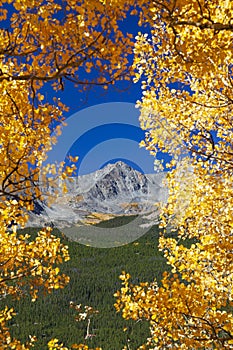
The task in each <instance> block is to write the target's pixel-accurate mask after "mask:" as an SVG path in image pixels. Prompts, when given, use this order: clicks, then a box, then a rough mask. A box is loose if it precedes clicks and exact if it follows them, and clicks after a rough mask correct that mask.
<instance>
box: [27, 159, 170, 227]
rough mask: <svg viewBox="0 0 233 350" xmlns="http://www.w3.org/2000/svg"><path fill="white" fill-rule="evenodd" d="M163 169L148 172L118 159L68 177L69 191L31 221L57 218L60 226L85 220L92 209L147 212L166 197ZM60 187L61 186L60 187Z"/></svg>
mask: <svg viewBox="0 0 233 350" xmlns="http://www.w3.org/2000/svg"><path fill="white" fill-rule="evenodd" d="M163 179H164V173H158V174H149V175H145V174H142V173H140V172H139V171H137V170H135V169H133V168H132V167H130V166H129V165H128V164H125V163H123V162H117V163H115V164H108V165H107V166H106V167H104V168H103V169H100V170H97V171H96V172H94V173H92V174H88V175H83V176H78V177H76V178H72V179H68V180H67V181H66V185H67V189H68V192H67V193H66V194H62V193H61V191H60V193H61V194H60V195H59V196H58V197H57V199H56V200H55V202H54V203H53V204H52V206H51V207H50V208H49V207H48V206H47V205H45V204H44V203H40V206H41V207H43V211H41V212H40V215H38V213H37V214H36V213H34V214H32V215H31V219H30V224H33V225H38V224H42V223H43V222H45V221H47V222H50V221H51V222H54V224H55V225H56V226H58V227H63V226H69V225H73V224H76V223H79V222H81V221H83V220H84V219H85V218H87V217H88V216H89V217H90V215H93V213H96V214H97V213H99V214H101V215H102V216H104V215H109V214H110V215H129V214H144V213H149V212H152V211H154V210H155V206H154V204H155V203H156V202H159V201H165V200H166V197H167V191H166V188H165V186H164V185H163ZM58 190H59V188H58Z"/></svg>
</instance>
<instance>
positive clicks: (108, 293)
mask: <svg viewBox="0 0 233 350" xmlns="http://www.w3.org/2000/svg"><path fill="white" fill-rule="evenodd" d="M127 220H128V219H127V218H118V219H114V220H110V221H108V222H104V223H102V225H103V226H104V227H105V229H106V228H107V227H109V228H110V227H114V226H115V227H117V226H119V225H120V224H123V223H126V221H127ZM99 225H100V224H99ZM126 227H127V226H126ZM25 231H27V233H29V234H30V235H31V237H33V236H34V235H35V233H36V232H37V231H38V230H37V229H34V228H33V229H30V228H28V229H26V230H24V232H25ZM158 232H159V231H158V227H157V226H154V227H153V228H151V229H150V231H149V232H148V233H147V234H146V235H145V236H143V237H142V238H140V239H139V240H138V241H135V242H133V243H130V244H128V245H125V246H121V247H117V248H111V249H104V248H103V249H99V248H93V247H87V246H84V245H80V244H78V243H76V242H72V241H68V240H67V238H65V237H63V239H62V240H63V243H65V244H67V245H68V246H69V253H70V261H69V262H67V263H65V264H63V265H62V272H65V273H66V274H67V275H69V276H70V283H69V284H68V286H67V287H65V288H64V289H58V290H56V291H54V292H53V293H52V294H50V295H47V296H41V297H40V298H38V300H37V301H36V302H34V303H33V302H31V299H30V298H29V297H28V296H25V298H23V299H21V300H20V301H10V300H9V302H8V304H9V305H13V306H14V308H15V310H16V312H17V315H16V317H14V318H13V319H12V330H13V334H12V335H13V336H15V337H17V338H18V339H21V340H22V341H23V342H25V341H26V340H27V339H28V338H27V337H28V335H29V334H31V335H36V337H37V339H38V341H37V342H36V344H35V350H43V349H47V343H48V341H49V340H50V339H51V338H58V339H61V340H62V341H63V343H64V344H65V345H67V346H70V345H71V344H72V343H85V344H88V345H90V346H93V347H94V346H99V347H102V349H103V350H104V349H106V350H119V349H122V348H123V347H124V346H126V345H127V343H128V344H130V349H132V350H133V349H136V348H137V347H138V346H140V344H142V342H145V340H146V338H147V336H149V331H148V323H147V322H145V321H143V320H142V321H140V322H137V323H135V322H133V321H131V320H130V321H126V320H124V319H122V316H121V314H117V313H116V310H115V308H114V302H115V298H114V296H113V294H114V293H115V292H116V291H117V290H118V289H120V286H121V281H120V280H119V275H120V274H121V272H122V270H126V271H129V272H130V273H131V275H132V281H133V282H134V283H138V282H140V281H153V279H154V278H155V277H157V278H158V279H160V278H161V274H162V272H163V270H164V265H165V259H164V258H163V256H162V253H161V252H159V251H158V248H157V246H158V236H159V233H158ZM53 233H54V234H56V235H58V236H60V237H62V236H61V233H60V232H59V231H58V230H57V229H55V230H54V232H53ZM70 301H73V302H74V303H76V304H82V305H83V306H85V305H89V306H92V307H93V308H94V309H97V310H99V314H97V315H93V318H92V319H91V323H90V333H91V334H94V335H95V336H93V337H91V338H89V340H85V335H86V328H87V321H86V320H85V321H81V322H76V321H75V319H74V316H75V311H74V310H73V309H71V308H70V307H69V304H70ZM5 302H6V300H2V304H4V303H5ZM1 306H2V305H1ZM126 328H127V329H126Z"/></svg>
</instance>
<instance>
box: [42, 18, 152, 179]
mask: <svg viewBox="0 0 233 350" xmlns="http://www.w3.org/2000/svg"><path fill="white" fill-rule="evenodd" d="M121 28H122V29H123V30H124V31H125V32H130V33H133V34H134V35H135V36H136V35H137V33H138V31H141V32H142V31H145V28H141V27H140V28H139V27H138V26H137V19H136V17H135V16H133V17H132V16H129V17H128V18H127V20H126V21H123V22H122V23H121ZM87 74H88V73H87ZM127 85H128V88H127V89H126V90H125V89H122V87H123V88H125V83H122V82H118V83H117V84H115V85H114V86H113V87H111V86H110V87H109V89H108V90H104V89H103V88H101V87H93V89H92V90H90V91H89V93H88V95H87V96H86V95H84V94H82V93H80V92H79V91H78V89H77V88H75V87H74V86H73V84H72V83H70V82H67V81H65V82H64V86H65V89H64V91H61V92H59V93H55V92H54V91H53V90H52V89H50V88H48V89H47V90H46V91H45V96H46V95H47V96H46V99H48V100H49V99H50V97H51V94H53V95H54V94H55V95H57V96H59V97H60V98H61V101H62V102H64V103H65V104H66V105H67V106H68V107H69V112H66V113H65V117H66V118H67V119H66V121H67V123H68V126H67V127H66V128H64V129H63V134H62V136H60V137H59V138H58V143H57V144H56V145H55V146H54V149H53V150H52V152H50V153H49V154H48V162H49V163H51V162H54V161H57V162H59V161H62V160H64V159H63V158H64V156H65V155H72V156H75V155H78V156H79V161H78V162H77V168H78V169H77V172H76V175H83V174H87V173H90V172H93V171H96V170H98V169H100V168H102V167H103V166H104V165H106V164H107V163H113V162H115V161H117V160H123V161H125V162H126V163H128V164H129V165H131V166H133V167H134V168H135V169H137V170H140V171H142V172H144V173H152V172H154V164H153V163H154V158H153V157H152V156H151V155H150V154H149V152H148V151H146V150H145V149H140V148H139V142H140V141H141V140H142V139H143V138H144V132H143V131H142V130H141V129H140V125H139V121H138V118H139V111H138V110H136V108H135V107H134V105H135V103H136V101H137V100H138V99H140V98H141V87H140V83H137V84H133V83H129V84H128V83H127ZM114 102H117V103H118V105H114V104H112V105H111V108H110V110H109V106H110V105H109V103H114ZM127 103H128V104H131V106H128V105H127ZM119 104H121V107H120V106H119ZM99 106H101V108H102V114H103V115H101V109H99ZM91 107H94V108H91ZM115 107H116V108H115ZM118 107H119V108H120V109H119V111H120V112H117V110H118ZM88 108H91V109H89V110H88ZM85 110H86V111H88V112H87V113H86V112H84V111H85ZM106 113H108V114H109V118H108V115H107V114H106ZM122 113H124V114H125V116H124V118H123V119H122V116H121V115H120V114H122ZM95 114H98V116H97V115H96V116H95ZM74 116H75V121H74ZM74 129H75V131H74ZM75 133H76V137H75ZM67 163H68V162H67Z"/></svg>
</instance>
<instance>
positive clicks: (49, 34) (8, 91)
mask: <svg viewBox="0 0 233 350" xmlns="http://www.w3.org/2000/svg"><path fill="white" fill-rule="evenodd" d="M129 8H131V9H132V8H134V1H123V0H122V1H115V0H113V1H110V2H106V3H105V2H104V1H101V0H95V1H93V0H91V1H87V0H85V1H84V0H81V1H74V0H66V1H59V0H57V1H56V0H52V1H43V0H2V1H0V21H1V29H0V221H1V225H0V286H1V288H0V297H1V298H5V297H7V296H8V295H12V296H14V297H16V298H20V297H21V296H23V295H24V294H28V293H29V294H31V296H32V300H33V301H34V300H36V298H37V296H38V291H40V292H46V291H47V292H51V291H52V290H53V289H57V288H63V287H64V286H65V285H66V284H67V283H68V280H69V278H68V277H67V276H64V275H63V274H61V273H60V270H59V268H58V266H57V265H59V264H60V263H62V262H63V261H66V260H68V259H69V255H68V251H67V247H66V246H64V245H63V244H61V242H60V240H59V239H58V238H56V237H54V236H53V235H52V234H51V232H50V229H44V230H41V231H40V232H39V233H38V235H37V237H36V238H35V239H34V240H32V239H30V237H29V236H27V235H22V234H20V233H19V232H18V227H24V225H25V223H26V222H27V220H28V211H30V210H32V209H33V207H34V200H35V199H36V198H40V197H41V191H40V188H41V187H39V186H38V185H39V184H40V183H39V182H40V181H41V180H42V181H44V182H43V183H44V184H46V185H45V186H47V183H46V182H45V179H46V177H45V174H47V173H49V174H52V175H53V174H55V175H58V176H60V177H61V178H62V179H65V178H66V176H69V175H70V174H72V172H73V170H74V167H72V166H71V167H68V168H67V169H66V172H64V171H63V164H60V165H54V164H52V165H48V166H47V167H46V168H44V169H43V170H42V163H43V161H44V160H45V158H46V152H47V151H48V150H50V149H51V147H52V145H53V144H54V143H55V142H56V137H51V126H52V125H54V124H59V123H60V124H59V126H57V128H56V130H55V134H56V135H59V133H60V132H61V125H62V124H61V123H62V122H63V116H62V114H63V112H64V111H66V110H67V107H66V106H65V105H64V104H63V103H62V102H61V101H60V100H59V99H56V98H54V99H53V101H52V102H51V101H50V100H48V99H47V96H46V95H45V92H44V91H45V85H47V86H48V85H51V87H52V88H53V89H54V90H55V91H56V90H63V89H64V88H65V82H66V81H69V82H72V83H74V84H75V85H76V86H77V88H78V89H79V90H80V91H86V90H87V89H89V88H91V87H92V86H93V85H100V86H102V87H104V88H107V87H108V85H110V84H114V83H115V81H116V80H121V79H125V80H127V79H128V80H129V79H130V75H131V68H130V67H129V65H128V55H129V54H130V53H132V47H133V40H132V39H133V38H132V35H130V34H126V33H123V32H122V31H121V30H120V28H119V21H120V20H123V19H124V18H125V17H126V13H127V11H128V10H129ZM89 73H91V74H89ZM46 181H49V180H46ZM63 190H64V191H66V188H65V186H64V189H63ZM12 224H13V226H12V227H11V229H9V226H11V225H12ZM0 315H1V316H0V327H1V335H0V348H1V349H29V348H30V347H31V345H32V342H33V340H34V338H33V337H32V338H31V341H30V342H28V344H25V345H22V344H20V342H19V341H17V340H12V339H11V336H10V333H9V330H8V328H7V326H6V323H7V321H8V320H9V319H10V318H11V317H12V315H13V310H8V309H7V308H6V309H5V310H2V311H1V312H0ZM57 344H58V345H57ZM49 347H50V348H51V349H52V348H54V349H55V348H63V347H62V346H60V345H59V343H57V340H53V341H51V343H50V344H49ZM76 348H78V349H86V348H87V347H86V346H85V345H83V346H82V345H77V346H76Z"/></svg>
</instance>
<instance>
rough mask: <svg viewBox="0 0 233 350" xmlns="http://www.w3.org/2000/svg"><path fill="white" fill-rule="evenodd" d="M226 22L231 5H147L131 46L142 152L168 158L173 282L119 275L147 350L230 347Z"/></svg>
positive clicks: (232, 178) (232, 238)
mask: <svg viewBox="0 0 233 350" xmlns="http://www.w3.org/2000/svg"><path fill="white" fill-rule="evenodd" d="M232 17H233V3H232V1H226V0H216V1H206V0H192V1H186V0H172V1H170V0H164V1H157V0H154V1H153V2H152V3H151V8H150V10H149V11H148V12H147V13H145V14H144V18H143V19H142V20H147V22H148V23H150V25H151V28H152V29H151V32H150V34H139V35H138V37H137V43H136V45H135V61H134V67H135V69H136V77H135V80H138V79H141V78H142V79H144V80H143V82H142V89H143V97H142V100H141V101H138V103H137V104H138V107H139V108H140V110H141V116H140V121H141V126H142V128H143V129H145V130H147V137H146V140H145V142H144V144H142V145H144V146H145V147H146V148H147V149H148V150H149V151H150V152H152V153H153V154H155V155H156V154H157V152H158V150H160V151H164V152H167V153H169V154H170V155H171V156H172V161H171V163H170V164H168V165H167V167H168V168H169V167H170V168H171V170H170V171H169V172H168V174H167V184H168V187H169V198H168V201H167V203H166V204H165V205H164V206H163V210H162V214H161V229H162V230H163V229H164V230H163V231H162V232H161V237H160V242H159V248H160V249H161V250H162V251H163V252H164V254H165V256H166V258H167V261H168V264H169V265H171V268H172V273H171V274H168V273H165V274H164V276H163V279H162V281H161V283H162V285H161V286H159V285H157V283H152V284H150V283H146V284H140V285H138V286H134V285H131V284H130V283H129V281H128V280H129V276H127V275H126V274H123V277H122V279H123V287H122V289H121V291H119V292H117V293H116V297H117V302H116V308H117V310H118V311H119V310H122V312H123V317H125V318H132V319H134V320H138V319H140V318H146V319H147V320H148V321H149V322H150V325H151V337H150V339H148V344H147V346H148V347H149V348H151V349H152V348H153V349H167V348H172V349H173V348H174V349H212V348H214V349H223V348H224V349H231V348H232V344H233V315H232V306H233V303H232V300H233V264H232V262H233V254H232V248H233V219H232V218H233V215H232V214H233V209H232V208H233V187H232V183H233V175H232V169H233V161H232V155H233V153H232V149H233V145H232V123H233V117H232V111H233V108H232V107H233V103H232V101H233V94H232V91H233V89H232V88H233V77H232V62H233V51H232V40H233V24H232ZM166 228H172V231H173V232H170V234H168V233H166ZM187 239H191V242H192V244H190V246H189V245H187V243H185V240H187ZM142 348H144V347H142Z"/></svg>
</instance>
